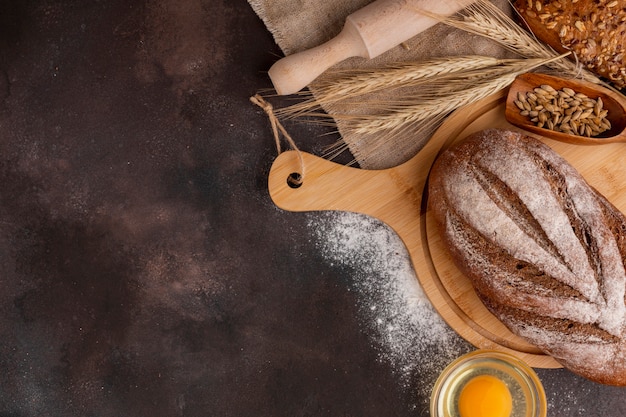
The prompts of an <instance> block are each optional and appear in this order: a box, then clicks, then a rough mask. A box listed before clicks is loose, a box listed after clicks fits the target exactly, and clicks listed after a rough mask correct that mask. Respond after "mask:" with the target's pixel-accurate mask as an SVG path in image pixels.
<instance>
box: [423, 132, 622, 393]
mask: <svg viewBox="0 0 626 417" xmlns="http://www.w3.org/2000/svg"><path fill="white" fill-rule="evenodd" d="M429 208H430V210H431V212H432V213H433V215H434V217H435V220H436V223H437V224H438V227H439V229H440V232H441V234H442V238H443V241H444V244H445V245H446V247H447V248H448V249H449V251H450V253H451V255H452V258H453V259H454V260H455V261H456V263H457V265H458V267H459V268H460V269H461V270H462V271H463V272H464V273H465V274H466V275H467V276H468V277H469V278H470V279H471V280H472V283H473V285H474V288H475V290H476V292H477V294H478V296H479V298H480V299H481V300H482V301H483V303H484V304H485V305H486V306H487V308H488V309H489V310H490V311H491V312H492V313H493V314H494V315H496V316H497V317H498V318H500V320H501V321H502V322H503V323H504V324H505V325H507V326H508V327H509V328H510V329H511V330H512V331H513V332H514V333H516V334H518V335H520V336H522V337H524V338H526V339H527V340H529V341H530V342H531V343H534V344H535V345H537V346H538V347H540V348H541V349H543V350H545V351H546V352H547V353H548V354H551V355H552V356H554V357H555V358H556V359H557V360H559V361H561V362H562V363H563V364H564V366H567V367H568V368H570V369H571V370H573V371H574V372H577V373H579V374H581V375H583V376H586V377H588V378H590V379H593V380H596V381H599V382H604V383H609V384H615V385H624V384H626V358H624V355H622V354H621V353H620V352H621V351H623V350H625V349H626V340H625V338H626V335H625V319H626V305H625V301H624V297H625V289H626V271H625V268H624V261H623V260H624V259H625V258H626V244H625V243H624V240H625V238H626V219H625V218H624V216H623V215H622V214H621V213H620V212H619V210H617V209H616V208H615V207H614V206H612V205H611V204H610V203H609V202H608V201H607V200H606V199H605V198H604V197H603V196H601V195H600V194H599V193H598V192H597V191H596V190H595V189H593V188H592V187H591V186H589V184H587V182H586V181H585V180H584V179H583V178H582V176H581V175H580V174H579V173H578V172H577V171H576V170H575V169H574V168H573V167H572V166H571V165H569V163H568V162H567V161H565V160H564V159H563V158H562V157H561V156H559V155H558V154H557V153H555V152H554V151H553V150H552V149H551V148H549V147H548V146H547V145H545V144H543V143H542V142H540V141H538V140H536V139H533V138H531V137H528V136H525V135H523V134H520V133H518V132H512V131H507V130H501V129H489V130H485V131H482V132H478V133H476V134H474V135H472V136H471V137H469V138H467V139H466V140H464V141H463V142H462V143H460V144H459V145H457V146H454V147H453V148H451V149H449V150H447V151H445V152H444V153H443V154H442V155H441V156H440V157H439V158H438V159H437V161H436V163H435V165H434V166H433V170H432V172H431V177H430V181H429ZM615 358H621V359H619V360H617V361H616V360H615Z"/></svg>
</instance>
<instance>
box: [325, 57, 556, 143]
mask: <svg viewBox="0 0 626 417" xmlns="http://www.w3.org/2000/svg"><path fill="white" fill-rule="evenodd" d="M560 58H561V56H558V57H556V58H548V59H539V58H537V59H526V60H517V61H516V62H515V64H513V63H509V65H507V66H503V67H501V68H497V69H494V70H492V71H491V73H489V74H478V78H477V77H469V78H465V79H456V80H455V79H443V80H441V83H442V85H446V84H447V85H449V86H450V88H449V89H448V90H447V91H445V92H444V93H441V94H437V95H433V96H432V97H430V98H429V97H427V96H421V97H410V96H409V97H406V98H405V99H404V100H403V101H404V103H402V104H399V105H397V106H396V107H394V106H393V103H392V105H391V107H388V109H389V110H390V112H389V113H386V114H382V115H378V116H377V117H375V118H374V117H369V116H368V115H361V116H352V115H346V117H345V118H344V115H336V117H337V118H338V119H344V120H346V121H348V122H349V124H348V129H350V131H351V132H352V133H354V134H357V135H358V134H371V133H375V132H382V131H386V132H394V131H397V130H398V129H401V128H403V127H404V126H408V125H415V124H417V123H420V122H424V121H426V120H428V119H431V118H438V117H441V116H445V115H447V114H448V113H450V112H451V111H453V110H456V109H457V108H459V107H461V106H464V105H467V104H470V103H474V102H476V101H478V100H480V99H483V98H485V97H487V96H489V95H491V94H493V92H494V91H500V90H501V89H503V88H506V87H507V86H508V85H510V84H511V82H513V80H514V79H515V77H517V76H518V75H519V74H522V73H525V72H528V71H530V70H532V69H534V68H536V67H538V66H541V65H545V64H546V63H548V62H549V61H551V60H553V59H560ZM470 74H471V72H470V73H469V74H468V75H470ZM441 91H444V90H441Z"/></svg>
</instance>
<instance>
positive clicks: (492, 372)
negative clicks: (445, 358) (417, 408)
mask: <svg viewBox="0 0 626 417" xmlns="http://www.w3.org/2000/svg"><path fill="white" fill-rule="evenodd" d="M546 414H547V405H546V395H545V392H544V389H543V386H542V385H541V381H540V380H539V377H538V376H537V374H536V373H535V371H533V369H532V368H531V367H530V366H528V365H527V364H526V363H524V362H523V361H521V360H520V359H518V358H516V357H515V356H513V355H510V354H508V353H504V352H499V351H492V350H477V351H474V352H471V353H468V354H467V355H464V356H462V357H460V358H458V359H457V360H455V361H454V362H452V363H451V364H449V365H448V366H447V367H446V369H444V371H443V372H442V373H441V375H440V376H439V378H438V379H437V381H436V382H435V386H434V388H433V392H432V396H431V401H430V415H431V416H432V417H546Z"/></svg>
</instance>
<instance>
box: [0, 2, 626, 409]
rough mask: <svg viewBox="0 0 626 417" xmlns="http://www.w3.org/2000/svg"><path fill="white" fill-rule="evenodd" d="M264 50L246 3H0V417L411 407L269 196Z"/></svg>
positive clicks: (347, 298)
mask: <svg viewBox="0 0 626 417" xmlns="http://www.w3.org/2000/svg"><path fill="white" fill-rule="evenodd" d="M279 55H280V51H279V50H278V49H277V47H276V46H275V45H274V43H273V41H272V38H271V35H270V34H269V33H268V32H267V31H266V29H265V28H264V26H263V25H262V23H261V22H260V20H259V19H258V18H257V17H256V16H255V15H254V13H253V11H252V10H251V8H250V7H249V5H248V4H247V3H246V2H245V1H244V0H234V1H226V0H224V1H218V0H157V1H141V0H139V1H135V0H133V1H122V0H90V1H82V2H80V1H70V0H0V285H1V288H2V291H1V292H0V416H2V417H8V416H12V417H13V416H14V417H17V416H20V417H22V416H33V417H34V416H38V417H39V416H208V415H210V416H288V415H293V416H307V415H316V416H317V415H331V416H347V415H353V416H367V415H372V416H374V415H375V416H381V415H403V416H410V415H424V416H425V415H427V412H426V411H425V410H424V409H423V408H417V409H416V408H415V407H414V406H413V405H414V404H416V400H415V398H414V396H415V392H417V390H416V387H417V386H418V385H420V384H424V383H431V382H432V381H431V380H428V381H422V380H421V379H420V375H419V374H415V375H413V376H412V377H411V382H410V384H409V385H408V386H406V385H405V384H403V383H400V382H399V381H398V379H397V377H396V376H394V372H393V369H389V367H390V366H389V364H386V363H384V362H381V361H379V360H378V358H377V352H376V351H375V349H374V348H373V347H372V343H371V340H370V339H369V336H368V329H367V327H364V326H363V325H362V323H360V322H359V315H358V314H357V311H356V309H357V307H356V306H355V299H354V297H355V294H354V293H353V292H351V291H350V285H349V283H350V282H351V280H353V279H354V277H353V274H354V271H351V270H350V269H347V268H341V267H338V266H336V265H332V264H331V263H328V262H326V261H325V260H324V259H323V258H322V257H321V256H320V255H319V254H318V253H317V252H316V249H315V247H314V245H313V244H312V243H311V242H310V240H309V239H307V238H304V237H305V236H307V224H306V218H305V216H303V215H301V214H295V213H285V212H282V211H280V210H278V209H276V208H275V207H274V205H273V204H272V202H271V200H270V198H269V196H268V194H267V190H266V188H267V184H266V176H267V172H268V170H269V166H270V164H271V161H272V159H273V157H274V156H275V152H276V151H275V149H274V148H273V146H274V145H273V139H272V137H271V135H270V131H269V125H268V123H267V118H266V117H265V115H264V114H263V113H262V112H261V111H260V109H258V108H256V107H254V106H253V105H251V104H250V102H249V97H250V96H251V95H253V94H254V93H255V92H256V91H257V90H258V89H261V88H267V87H269V86H270V85H269V79H268V78H267V76H266V73H265V72H266V71H267V69H268V68H269V66H270V65H271V63H272V62H273V61H274V60H275V59H277V57H278V56H279ZM289 127H290V129H291V133H292V134H293V136H294V137H295V138H297V140H298V143H299V144H301V146H302V147H303V148H305V149H307V150H311V151H312V152H315V153H320V151H321V149H322V146H323V145H324V143H323V141H327V142H328V141H329V140H332V139H331V138H321V137H319V136H318V135H319V134H320V133H323V132H320V131H318V130H317V129H313V128H310V127H305V126H289ZM372 273H375V271H374V272H372ZM423 360H424V361H428V360H429V358H428V355H426V356H425V357H424V358H423ZM541 375H542V377H543V378H544V383H545V384H546V388H547V390H548V393H549V396H550V400H551V405H550V407H551V412H552V413H551V415H562V416H578V415H585V416H622V415H624V411H625V410H624V405H623V401H622V400H621V398H620V397H619V395H620V394H621V393H622V391H616V390H612V389H609V388H605V387H601V386H597V385H594V384H591V383H588V382H587V381H584V380H581V379H579V378H577V377H574V376H573V375H571V374H569V373H567V372H566V371H550V372H547V371H546V372H541ZM564 390H565V391H564ZM561 392H575V393H576V395H575V396H574V397H571V395H570V396H569V398H567V397H563V396H561V395H559V393H561ZM595 402H599V403H598V405H597V406H594V407H591V406H590V405H589V404H590V403H595Z"/></svg>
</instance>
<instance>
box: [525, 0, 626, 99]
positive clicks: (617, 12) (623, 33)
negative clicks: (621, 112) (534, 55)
mask: <svg viewBox="0 0 626 417" xmlns="http://www.w3.org/2000/svg"><path fill="white" fill-rule="evenodd" d="M514 6H515V9H516V10H517V11H518V12H519V13H520V15H521V17H522V19H523V20H524V21H525V23H526V26H527V28H528V29H529V30H530V31H532V32H533V33H534V34H535V35H536V36H537V38H539V39H540V40H542V41H543V42H545V43H546V44H548V45H550V46H552V47H553V48H554V49H555V50H557V51H559V52H565V51H573V52H574V54H576V58H577V59H578V61H580V62H581V63H582V64H583V65H584V66H585V67H587V68H588V69H589V70H590V71H592V72H594V73H596V74H597V75H599V76H601V77H603V78H605V79H607V80H608V81H610V82H612V83H613V84H614V85H615V86H616V87H618V88H622V87H624V86H626V54H625V49H624V48H626V0H578V1H574V0H516V1H515V2H514Z"/></svg>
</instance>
